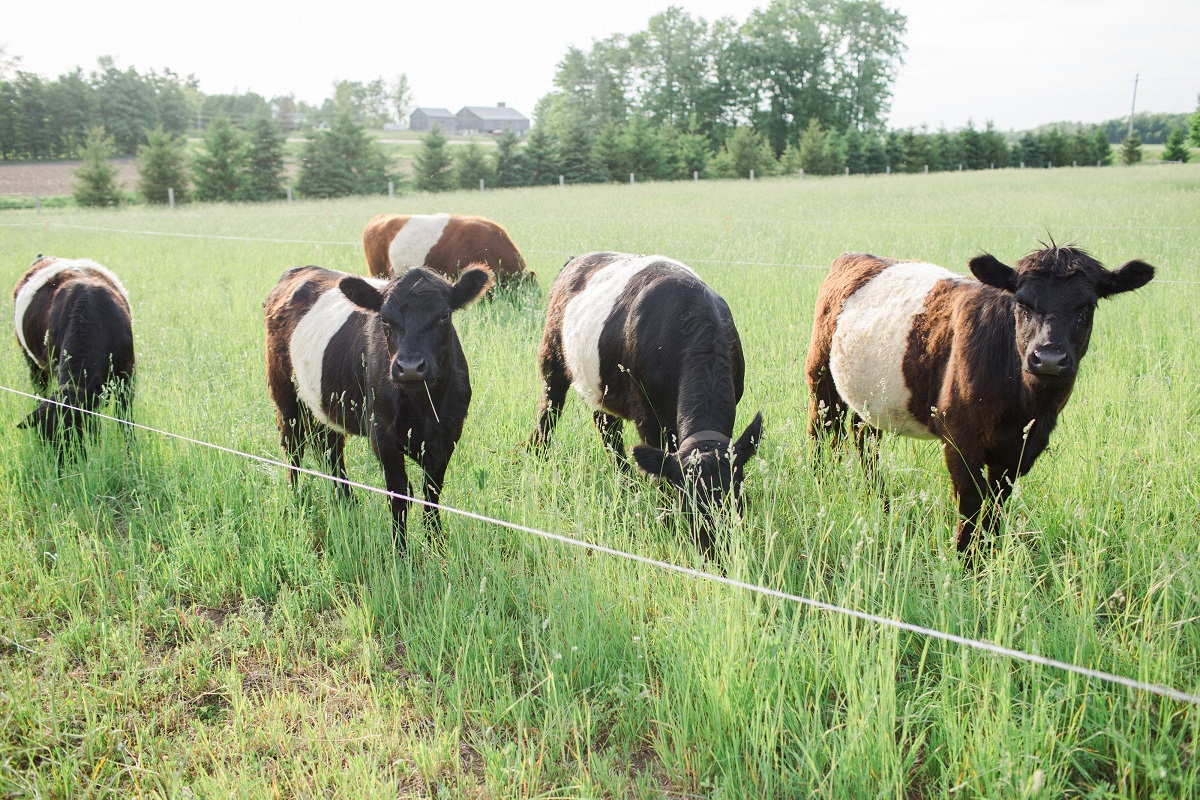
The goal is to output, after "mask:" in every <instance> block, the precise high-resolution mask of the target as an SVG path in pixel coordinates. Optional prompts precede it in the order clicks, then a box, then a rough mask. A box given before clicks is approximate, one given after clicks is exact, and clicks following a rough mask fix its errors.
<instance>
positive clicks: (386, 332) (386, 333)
mask: <svg viewBox="0 0 1200 800" xmlns="http://www.w3.org/2000/svg"><path fill="white" fill-rule="evenodd" d="M383 335H384V336H391V335H392V326H391V325H390V324H389V323H387V322H384V323H383Z"/></svg>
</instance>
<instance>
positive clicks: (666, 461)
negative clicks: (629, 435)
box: [633, 444, 683, 486]
mask: <svg viewBox="0 0 1200 800" xmlns="http://www.w3.org/2000/svg"><path fill="white" fill-rule="evenodd" d="M633 460H634V461H636V462H637V465H638V468H639V469H640V470H641V471H642V472H644V473H646V474H647V475H649V476H650V477H651V478H660V479H662V480H664V481H666V482H667V483H671V484H674V485H675V486H682V485H683V469H682V468H681V467H680V466H679V459H678V458H676V457H675V456H673V455H671V454H670V453H666V452H664V451H662V450H659V449H658V448H657V447H650V446H649V445H645V444H639V445H635V446H634V448H633Z"/></svg>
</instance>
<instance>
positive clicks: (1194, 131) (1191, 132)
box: [1188, 108, 1200, 147]
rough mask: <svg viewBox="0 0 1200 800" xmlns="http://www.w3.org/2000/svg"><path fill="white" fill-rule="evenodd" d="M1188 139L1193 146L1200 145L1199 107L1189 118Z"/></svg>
mask: <svg viewBox="0 0 1200 800" xmlns="http://www.w3.org/2000/svg"><path fill="white" fill-rule="evenodd" d="M1188 141H1190V142H1191V143H1192V147H1200V108H1197V109H1196V113H1195V114H1192V118H1191V119H1190V120H1188Z"/></svg>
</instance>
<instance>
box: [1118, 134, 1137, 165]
mask: <svg viewBox="0 0 1200 800" xmlns="http://www.w3.org/2000/svg"><path fill="white" fill-rule="evenodd" d="M1141 160H1142V140H1141V139H1139V138H1138V137H1137V134H1134V135H1133V136H1126V137H1125V139H1124V141H1122V142H1121V163H1122V164H1124V165H1125V166H1130V165H1132V164H1136V163H1138V162H1139V161H1141Z"/></svg>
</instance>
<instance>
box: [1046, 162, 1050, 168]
mask: <svg viewBox="0 0 1200 800" xmlns="http://www.w3.org/2000/svg"><path fill="white" fill-rule="evenodd" d="M1046 169H1050V162H1049V161H1047V162H1046Z"/></svg>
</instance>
